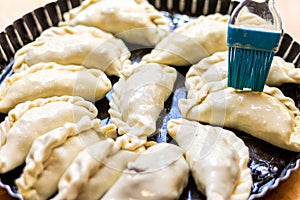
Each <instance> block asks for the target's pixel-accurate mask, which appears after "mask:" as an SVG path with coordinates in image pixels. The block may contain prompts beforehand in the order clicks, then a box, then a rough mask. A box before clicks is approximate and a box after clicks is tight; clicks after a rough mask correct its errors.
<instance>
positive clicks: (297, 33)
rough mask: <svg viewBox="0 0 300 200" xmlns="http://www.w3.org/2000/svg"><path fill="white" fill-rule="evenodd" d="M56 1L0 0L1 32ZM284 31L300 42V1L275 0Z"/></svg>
mask: <svg viewBox="0 0 300 200" xmlns="http://www.w3.org/2000/svg"><path fill="white" fill-rule="evenodd" d="M52 1H54V0H9V1H8V0H0V32H1V31H3V30H4V29H5V27H6V26H8V25H10V24H11V23H12V22H13V21H14V20H16V19H18V18H20V17H22V16H23V15H24V14H26V13H28V12H30V11H32V10H33V9H35V8H38V7H40V6H43V5H45V4H47V3H49V2H52ZM275 3H276V5H277V8H278V10H279V12H280V14H281V18H282V24H283V28H284V30H285V31H286V32H287V33H289V34H290V35H291V36H292V37H293V38H294V39H295V40H297V41H298V42H300V23H299V22H298V20H299V19H300V1H299V0H275Z"/></svg>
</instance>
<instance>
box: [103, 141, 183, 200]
mask: <svg viewBox="0 0 300 200" xmlns="http://www.w3.org/2000/svg"><path fill="white" fill-rule="evenodd" d="M188 177H189V167H188V164H187V163H186V161H185V159H184V157H183V151H182V149H181V148H179V147H178V146H176V145H173V144H169V143H158V144H156V145H153V146H151V147H150V148H148V149H147V150H146V151H144V152H142V153H141V154H140V156H139V157H138V158H137V159H136V160H135V161H134V162H130V163H129V164H128V167H127V169H126V170H124V172H123V174H122V175H121V177H120V178H119V179H118V180H117V182H116V183H115V184H114V185H113V186H112V187H111V188H110V190H108V192H107V193H106V194H105V195H104V196H103V198H102V199H103V200H108V199H143V200H148V199H155V200H168V199H179V197H180V195H181V193H182V191H183V189H184V187H185V186H186V185H187V182H188Z"/></svg>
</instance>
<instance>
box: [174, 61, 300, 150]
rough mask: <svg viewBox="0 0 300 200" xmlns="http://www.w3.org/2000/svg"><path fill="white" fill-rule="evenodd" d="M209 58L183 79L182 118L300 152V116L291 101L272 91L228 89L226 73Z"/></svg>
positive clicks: (278, 91) (272, 89)
mask: <svg viewBox="0 0 300 200" xmlns="http://www.w3.org/2000/svg"><path fill="white" fill-rule="evenodd" d="M207 62H212V63H213V62H214V60H213V59H211V58H206V59H203V60H202V61H200V62H199V63H198V64H197V65H194V66H193V67H191V68H190V70H189V71H188V73H187V75H186V82H185V86H186V88H187V90H188V94H187V99H181V100H179V103H178V106H179V110H180V112H181V114H182V117H184V118H187V119H190V120H196V121H200V122H205V123H210V124H214V125H219V126H225V127H229V128H234V129H237V130H240V131H243V132H246V133H248V134H250V135H253V136H254V137H257V138H260V139H262V140H265V141H267V142H269V143H271V144H273V145H275V146H278V147H280V148H284V149H287V150H291V151H297V152H299V151H300V131H299V130H300V128H299V126H300V112H299V110H298V108H297V107H296V106H295V103H294V101H293V100H292V99H291V98H289V97H286V96H284V94H283V93H282V92H281V91H280V90H279V89H277V88H275V87H268V86H265V88H264V91H263V92H251V91H242V92H241V91H239V90H235V89H233V88H228V87H227V72H224V73H223V72H221V73H220V71H218V66H217V65H214V64H212V65H207Z"/></svg>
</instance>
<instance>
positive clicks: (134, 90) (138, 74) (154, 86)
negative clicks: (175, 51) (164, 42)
mask: <svg viewBox="0 0 300 200" xmlns="http://www.w3.org/2000/svg"><path fill="white" fill-rule="evenodd" d="M176 77H177V72H176V70H175V69H174V68H172V67H169V66H166V65H159V64H154V63H149V64H141V65H139V66H138V67H136V68H135V69H134V72H133V74H132V75H131V76H129V77H128V78H124V77H121V78H120V80H119V81H118V82H117V83H116V84H115V85H114V93H113V95H112V101H111V102H110V109H109V111H108V112H109V114H110V116H111V122H112V123H114V124H115V125H116V126H117V127H118V132H119V134H121V135H123V134H125V133H126V136H124V137H121V139H119V140H122V139H124V140H122V143H123V148H124V149H130V150H134V149H135V148H138V147H140V145H141V143H140V141H141V140H143V141H144V142H146V141H147V136H149V135H150V134H152V133H153V132H154V131H155V130H156V120H157V118H158V116H159V114H160V112H161V111H162V109H163V108H164V102H165V101H166V100H167V98H168V97H169V95H170V94H171V93H172V91H173V86H174V83H175V81H176ZM125 137H126V139H125ZM130 137H132V138H135V139H132V140H131V139H130ZM128 139H129V140H130V141H129V140H128ZM140 139H141V140H140ZM142 143H143V142H142Z"/></svg>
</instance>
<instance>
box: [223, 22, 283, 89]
mask: <svg viewBox="0 0 300 200" xmlns="http://www.w3.org/2000/svg"><path fill="white" fill-rule="evenodd" d="M280 35H281V32H271V31H262V30H255V29H245V28H238V27H234V26H229V27H228V37H227V44H228V47H229V54H228V82H227V85H228V87H233V88H236V89H239V90H244V89H245V90H251V91H257V92H261V91H263V89H264V85H265V83H266V80H267V77H268V74H269V71H270V67H271V64H272V60H273V57H274V49H275V48H276V47H277V45H278V42H279V39H280Z"/></svg>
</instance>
